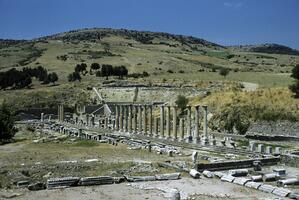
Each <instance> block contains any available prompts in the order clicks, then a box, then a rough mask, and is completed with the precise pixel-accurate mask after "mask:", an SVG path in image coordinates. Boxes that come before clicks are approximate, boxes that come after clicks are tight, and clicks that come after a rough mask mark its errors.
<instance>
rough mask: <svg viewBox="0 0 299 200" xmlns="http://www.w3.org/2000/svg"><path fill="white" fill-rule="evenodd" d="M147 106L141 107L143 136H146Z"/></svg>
mask: <svg viewBox="0 0 299 200" xmlns="http://www.w3.org/2000/svg"><path fill="white" fill-rule="evenodd" d="M146 108H147V106H146V105H144V106H142V109H143V116H142V117H143V123H142V124H143V134H144V135H146V134H147V112H146V111H147V110H146Z"/></svg>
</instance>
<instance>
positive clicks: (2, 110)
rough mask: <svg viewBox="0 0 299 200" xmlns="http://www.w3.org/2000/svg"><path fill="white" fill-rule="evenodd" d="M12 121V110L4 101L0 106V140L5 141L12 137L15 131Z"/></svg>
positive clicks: (13, 120)
mask: <svg viewBox="0 0 299 200" xmlns="http://www.w3.org/2000/svg"><path fill="white" fill-rule="evenodd" d="M14 123H15V117H14V112H13V111H12V110H11V108H10V107H9V106H8V105H7V104H6V103H5V102H4V103H3V104H2V105H1V107H0V142H7V141H9V140H10V139H12V138H13V136H14V135H15V133H16V132H17V129H16V128H15V127H14Z"/></svg>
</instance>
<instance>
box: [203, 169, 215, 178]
mask: <svg viewBox="0 0 299 200" xmlns="http://www.w3.org/2000/svg"><path fill="white" fill-rule="evenodd" d="M202 174H203V175H204V176H205V177H207V178H213V177H214V173H213V172H210V171H208V170H204V171H203V172H202Z"/></svg>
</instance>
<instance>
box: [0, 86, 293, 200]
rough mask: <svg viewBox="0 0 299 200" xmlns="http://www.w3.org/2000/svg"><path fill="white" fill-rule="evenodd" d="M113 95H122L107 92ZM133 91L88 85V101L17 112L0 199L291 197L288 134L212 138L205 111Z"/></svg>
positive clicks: (3, 148)
mask: <svg viewBox="0 0 299 200" xmlns="http://www.w3.org/2000/svg"><path fill="white" fill-rule="evenodd" d="M119 90H126V92H123V94H125V95H127V96H128V98H124V99H123V101H113V100H114V99H113V97H112V96H111V97H109V95H108V94H107V93H111V92H114V93H117V92H119ZM135 90H136V89H132V87H129V88H126V89H124V88H117V87H116V88H110V89H109V90H108V89H107V88H98V89H97V88H95V87H94V88H92V90H90V93H91V96H93V98H94V99H95V100H94V101H93V104H92V105H88V104H87V105H82V104H81V105H76V106H75V108H73V109H72V108H69V107H67V106H65V105H63V104H59V105H57V108H56V109H28V110H26V111H25V110H24V111H22V112H21V113H19V116H20V117H22V118H23V120H21V121H17V126H18V129H19V132H18V133H17V134H16V136H15V137H16V138H18V139H17V140H19V141H20V142H17V143H15V144H14V143H13V144H10V145H4V146H0V148H1V151H2V152H4V154H3V156H1V158H0V160H1V165H0V166H1V171H0V172H1V173H0V177H1V187H2V188H6V189H5V190H1V193H0V194H1V195H2V197H3V198H16V199H18V198H20V199H61V198H62V196H63V198H69V199H85V198H86V199H98V198H100V199H172V200H179V199H194V200H195V199H298V198H299V171H298V168H299V151H298V149H297V148H298V142H299V137H298V136H296V135H283V134H276V135H270V136H267V135H265V134H261V133H257V132H254V131H252V132H248V133H246V134H245V135H239V134H232V133H221V132H219V131H215V130H212V129H211V128H210V126H209V122H210V120H211V118H212V117H213V114H212V112H211V110H210V108H209V106H207V105H195V106H189V105H186V106H185V107H183V108H182V109H181V108H179V107H178V105H176V103H174V102H173V101H166V100H163V98H165V96H164V97H163V98H160V99H159V101H148V102H147V101H146V99H149V98H147V96H148V95H153V94H149V93H153V91H152V90H155V92H157V91H156V90H157V88H156V89H153V88H152V89H149V88H143V87H139V89H138V90H139V93H140V94H143V95H138V94H136V93H134V92H133V94H135V95H130V94H129V93H130V91H131V92H132V91H135ZM160 90H161V88H160ZM173 90H174V89H163V92H164V93H165V92H168V93H169V94H168V98H171V96H172V95H173ZM176 90H179V89H176ZM145 94H146V95H145ZM103 96H106V98H104V97H103ZM137 96H138V98H137ZM139 96H141V97H140V98H139ZM132 99H135V100H136V99H137V101H135V100H132ZM139 99H140V101H138V100H139ZM34 116H35V117H34ZM61 195H62V196H61ZM63 198H62V199H63Z"/></svg>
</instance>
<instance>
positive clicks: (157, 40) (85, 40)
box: [0, 29, 299, 106]
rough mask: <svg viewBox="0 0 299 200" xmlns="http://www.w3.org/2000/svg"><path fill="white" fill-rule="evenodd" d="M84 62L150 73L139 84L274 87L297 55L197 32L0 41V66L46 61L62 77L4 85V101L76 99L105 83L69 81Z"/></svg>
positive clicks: (92, 32)
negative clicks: (232, 44) (224, 71)
mask: <svg viewBox="0 0 299 200" xmlns="http://www.w3.org/2000/svg"><path fill="white" fill-rule="evenodd" d="M82 62H84V63H86V64H87V65H88V66H90V64H91V63H94V62H97V63H99V64H112V65H125V66H126V67H127V68H128V70H129V73H142V72H144V71H146V72H148V73H149V74H150V76H149V77H147V78H139V79H129V81H133V80H134V81H135V82H139V83H144V82H146V83H151V82H164V83H173V82H176V81H181V82H182V83H183V84H188V83H190V82H191V83H194V84H195V85H196V84H197V85H198V86H202V87H207V85H208V86H211V85H212V86H213V85H215V83H216V84H218V82H219V81H220V82H225V83H233V82H252V83H256V84H259V87H261V88H271V87H286V86H288V85H289V84H290V83H291V81H292V80H291V78H290V77H289V75H290V71H291V69H292V67H293V66H294V65H295V64H296V63H299V56H296V55H286V54H273V53H272V54H267V53H258V52H246V51H243V50H240V49H238V48H228V47H223V46H221V45H217V44H214V43H211V42H208V41H205V40H203V39H198V38H194V37H188V36H181V35H172V34H168V33H154V32H138V31H129V30H123V29H120V30H115V29H83V30H77V31H71V32H66V33H60V34H56V35H53V36H47V37H43V38H39V39H36V40H30V41H11V40H9V41H7V40H6V41H4V40H0V71H6V70H8V69H11V68H16V69H19V70H21V69H22V68H23V67H37V66H43V67H45V68H47V69H48V71H49V72H57V74H58V76H59V81H58V82H57V85H54V86H52V85H51V84H50V85H41V84H40V83H39V82H38V81H35V80H34V81H33V84H32V86H31V89H21V90H5V91H3V90H0V101H3V99H7V100H8V101H11V102H15V104H17V105H20V106H27V105H30V104H31V105H32V104H36V105H40V106H47V105H50V106H51V105H55V104H56V103H58V102H67V103H71V102H74V101H76V99H77V98H78V96H80V95H79V94H80V93H81V92H83V91H84V92H86V88H87V87H90V86H96V87H101V85H102V83H103V81H105V79H104V78H99V77H96V76H95V75H90V74H87V75H86V76H83V77H82V81H81V83H69V82H68V80H67V76H68V74H69V73H71V72H72V71H74V67H75V65H76V64H79V63H82ZM221 68H228V69H230V73H229V75H228V76H227V77H225V78H224V77H222V76H220V75H219V73H218V71H219V70H220V69H221ZM88 70H89V67H88ZM157 100H158V99H157Z"/></svg>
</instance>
